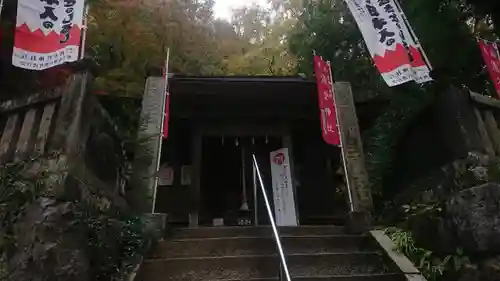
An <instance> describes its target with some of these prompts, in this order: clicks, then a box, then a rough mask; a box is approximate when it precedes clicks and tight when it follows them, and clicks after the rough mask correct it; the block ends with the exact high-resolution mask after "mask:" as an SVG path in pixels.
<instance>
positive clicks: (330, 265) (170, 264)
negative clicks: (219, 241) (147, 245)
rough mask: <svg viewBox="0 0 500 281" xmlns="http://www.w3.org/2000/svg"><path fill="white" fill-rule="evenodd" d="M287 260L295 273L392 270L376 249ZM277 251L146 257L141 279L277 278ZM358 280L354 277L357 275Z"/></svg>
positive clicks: (331, 274) (339, 273)
mask: <svg viewBox="0 0 500 281" xmlns="http://www.w3.org/2000/svg"><path fill="white" fill-rule="evenodd" d="M287 263H288V264H289V268H290V271H291V274H292V277H295V276H296V277H315V276H347V275H352V274H355V275H356V274H358V275H359V274H361V275H368V274H380V273H387V272H391V270H392V269H391V268H387V267H385V266H384V260H383V258H382V256H381V255H379V254H378V253H376V252H355V253H354V252H353V253H325V254H312V255H302V254H291V255H287ZM278 269H279V258H278V257H277V256H276V255H256V256H234V257H227V256H226V257H217V258H214V257H210V258H173V259H172V258H171V259H150V260H146V261H145V262H144V263H143V265H142V267H141V273H140V274H139V276H138V279H137V280H138V281H166V280H196V281H197V280H224V279H226V280H248V279H254V278H277V276H278ZM354 280H355V279H354Z"/></svg>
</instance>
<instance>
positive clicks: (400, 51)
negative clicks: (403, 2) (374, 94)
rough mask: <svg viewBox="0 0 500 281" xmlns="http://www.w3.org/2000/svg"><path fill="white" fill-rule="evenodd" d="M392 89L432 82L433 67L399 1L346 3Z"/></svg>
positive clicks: (358, 0) (361, 0) (366, 0)
mask: <svg viewBox="0 0 500 281" xmlns="http://www.w3.org/2000/svg"><path fill="white" fill-rule="evenodd" d="M346 2H347V5H348V7H349V10H350V11H351V13H352V14H353V16H354V19H355V20H356V22H357V24H358V26H359V29H360V30H361V33H362V34H363V38H364V39H365V42H366V45H367V47H368V50H369V52H370V55H371V56H372V58H373V60H374V63H375V65H376V66H377V68H378V70H379V71H380V73H381V74H382V77H383V78H384V80H385V82H386V83H387V84H388V85H389V86H391V87H392V86H396V85H400V84H403V83H406V82H410V81H415V82H417V83H424V82H428V81H432V78H431V77H430V69H431V66H430V64H429V62H428V60H427V58H426V56H425V53H424V51H423V49H422V47H421V46H420V44H419V41H418V39H417V37H416V36H415V34H414V32H413V30H412V29H411V26H410V25H409V23H408V21H407V19H406V16H405V15H404V13H403V11H402V9H401V7H400V6H399V3H397V0H346Z"/></svg>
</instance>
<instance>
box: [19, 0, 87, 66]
mask: <svg viewBox="0 0 500 281" xmlns="http://www.w3.org/2000/svg"><path fill="white" fill-rule="evenodd" d="M83 12H84V0H35V1H34V0H19V2H18V10H17V22H16V30H15V39H14V50H13V56H12V64H13V65H15V66H17V67H21V68H25V69H32V70H43V69H47V68H50V67H53V66H56V65H60V64H63V63H65V62H73V61H76V60H78V59H79V54H80V40H81V36H82V26H83Z"/></svg>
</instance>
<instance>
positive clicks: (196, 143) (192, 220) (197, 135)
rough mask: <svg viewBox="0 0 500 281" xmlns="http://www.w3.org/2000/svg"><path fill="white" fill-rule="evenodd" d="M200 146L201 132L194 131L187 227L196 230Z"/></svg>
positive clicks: (198, 200) (199, 192)
mask: <svg viewBox="0 0 500 281" xmlns="http://www.w3.org/2000/svg"><path fill="white" fill-rule="evenodd" d="M202 144H203V135H202V134H201V131H200V130H198V129H195V131H194V132H193V141H192V146H193V147H192V165H193V171H192V174H191V177H192V179H191V186H190V191H189V194H190V198H191V202H190V211H189V227H191V228H197V227H198V225H199V214H200V209H201V169H202V167H201V160H202V152H203V150H202Z"/></svg>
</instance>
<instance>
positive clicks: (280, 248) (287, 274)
mask: <svg viewBox="0 0 500 281" xmlns="http://www.w3.org/2000/svg"><path fill="white" fill-rule="evenodd" d="M253 164H254V166H255V170H256V172H257V177H258V179H259V183H260V190H261V191H262V196H263V197H264V202H265V203H266V209H267V214H268V215H269V220H270V221H271V227H272V229H273V233H274V239H275V240H276V245H277V247H278V252H279V255H280V259H281V265H282V266H283V271H284V272H285V277H286V281H291V280H292V279H291V278H290V271H289V270H288V265H287V263H286V259H285V253H284V251H283V246H282V245H281V239H280V236H279V232H278V227H277V226H276V222H275V221H274V216H273V212H272V210H271V205H270V204H269V199H268V198H267V193H266V189H265V188H264V181H263V180H262V174H261V173H260V169H259V164H258V163H257V157H255V154H253ZM254 200H256V198H254Z"/></svg>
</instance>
